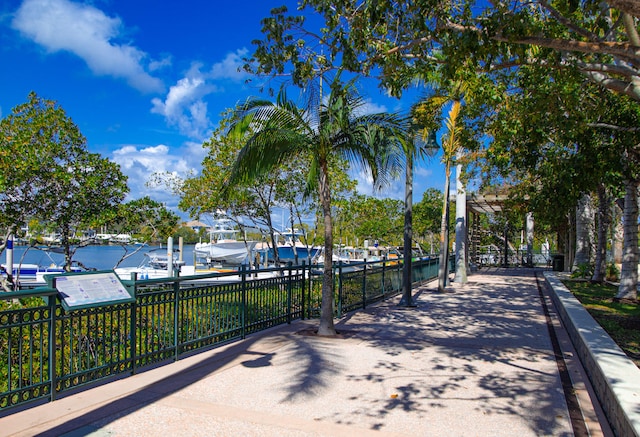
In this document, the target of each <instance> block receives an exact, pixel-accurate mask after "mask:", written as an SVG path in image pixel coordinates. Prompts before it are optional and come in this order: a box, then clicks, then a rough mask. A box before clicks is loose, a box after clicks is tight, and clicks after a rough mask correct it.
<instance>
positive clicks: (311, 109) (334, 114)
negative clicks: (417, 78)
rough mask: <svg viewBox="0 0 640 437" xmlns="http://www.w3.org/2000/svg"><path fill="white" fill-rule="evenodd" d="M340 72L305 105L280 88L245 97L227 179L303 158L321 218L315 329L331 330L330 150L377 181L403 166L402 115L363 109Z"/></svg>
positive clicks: (378, 183) (248, 177)
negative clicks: (239, 139) (268, 96)
mask: <svg viewBox="0 0 640 437" xmlns="http://www.w3.org/2000/svg"><path fill="white" fill-rule="evenodd" d="M339 76H340V75H339V74H338V75H337V76H336V78H335V80H334V81H333V82H332V84H331V87H330V88H331V90H330V94H329V95H328V96H327V99H326V101H323V99H322V98H321V96H320V95H319V93H311V95H310V99H309V100H308V102H307V104H306V105H305V107H304V108H299V107H298V106H296V105H295V104H294V103H293V102H292V101H290V100H289V99H287V96H286V93H285V92H284V90H282V91H281V92H280V93H279V94H278V97H277V100H276V102H275V103H272V102H270V101H265V100H249V101H248V102H247V103H245V104H244V105H241V106H240V107H239V108H237V110H236V117H237V122H236V123H235V124H234V127H233V129H234V131H235V134H238V135H242V133H243V131H245V130H246V129H247V128H249V127H251V129H252V130H253V132H254V133H253V134H252V135H250V137H249V139H248V140H247V142H246V144H245V146H244V147H243V148H242V150H241V151H240V154H239V155H238V158H237V160H236V162H235V164H234V168H233V170H232V176H231V178H230V181H229V185H230V186H231V185H233V184H234V183H235V182H236V181H239V180H251V179H253V178H255V177H257V176H258V175H260V174H262V173H264V172H267V171H269V170H273V169H275V168H277V167H278V165H280V164H281V163H283V162H285V161H287V160H288V159H290V158H291V157H293V156H303V157H306V159H308V162H309V166H308V170H307V171H308V173H307V195H310V194H311V193H312V192H314V190H315V191H317V194H318V198H319V201H320V204H321V208H322V215H323V220H324V258H325V260H326V261H325V263H324V270H323V281H322V306H321V316H320V326H319V328H318V335H335V334H336V331H335V327H334V324H333V307H334V305H333V302H334V301H333V298H334V287H333V269H332V264H331V260H332V258H333V224H332V217H331V181H330V166H331V161H332V159H333V157H334V156H342V157H344V158H346V159H348V160H349V161H350V162H352V163H354V164H358V165H360V166H361V167H362V168H364V169H367V170H369V171H370V172H371V175H372V177H373V180H374V184H375V186H376V187H378V188H379V187H380V186H382V185H384V184H385V183H386V182H387V181H388V177H389V176H392V175H394V174H395V172H396V171H398V170H399V169H400V168H402V163H403V162H402V156H403V155H402V149H401V146H400V145H399V141H398V138H400V136H401V135H402V133H403V132H404V131H405V120H404V119H403V118H401V117H400V116H398V115H397V114H389V113H377V114H365V113H364V105H365V103H366V102H365V101H364V99H363V98H362V97H360V96H359V95H358V94H357V92H356V90H355V86H354V80H351V81H349V82H348V83H346V84H343V83H342V82H340V79H339Z"/></svg>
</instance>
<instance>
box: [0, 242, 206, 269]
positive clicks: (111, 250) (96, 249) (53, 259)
mask: <svg viewBox="0 0 640 437" xmlns="http://www.w3.org/2000/svg"><path fill="white" fill-rule="evenodd" d="M193 248H194V246H193V245H192V244H191V245H186V244H185V245H184V247H183V249H182V259H183V260H184V261H185V262H186V264H188V265H193ZM137 249H139V246H126V251H125V248H123V247H122V246H88V247H83V248H80V249H78V250H77V251H76V253H75V255H74V256H73V260H74V261H79V262H81V263H82V264H84V265H85V266H86V267H88V268H94V269H97V270H111V269H113V268H114V267H115V266H116V263H117V262H118V261H119V260H120V258H121V257H122V256H123V255H124V254H125V253H128V254H131V253H133V252H134V251H136V250H137ZM150 251H156V252H157V253H159V254H166V253H167V248H166V245H164V246H163V247H162V248H160V247H159V246H143V247H142V249H140V250H139V251H138V252H136V253H135V254H133V255H132V256H131V257H129V258H127V259H125V260H124V261H122V263H120V265H119V267H137V266H139V265H140V264H142V263H143V261H144V259H145V256H144V254H145V253H147V252H150ZM13 252H14V254H13V262H14V264H18V263H20V262H22V263H24V264H38V265H40V266H48V265H50V264H52V263H55V264H60V265H62V263H63V262H64V255H62V254H59V253H53V252H45V251H44V250H38V249H34V248H31V249H29V250H26V247H24V246H17V247H15V248H14V251H13ZM25 252H26V254H25ZM173 252H174V254H175V255H176V256H178V255H179V252H178V245H177V244H176V245H175V246H174V249H173ZM23 254H24V258H23V259H21V258H22V255H23ZM5 262H6V257H5V255H4V254H3V255H2V259H0V263H2V264H4V263H5Z"/></svg>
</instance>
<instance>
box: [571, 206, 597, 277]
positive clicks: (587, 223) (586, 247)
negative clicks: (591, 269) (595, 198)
mask: <svg viewBox="0 0 640 437" xmlns="http://www.w3.org/2000/svg"><path fill="white" fill-rule="evenodd" d="M593 221H594V214H593V205H592V201H591V195H589V194H583V195H582V197H581V198H580V200H579V201H578V206H577V208H576V256H575V258H574V260H573V264H572V265H573V269H576V268H577V267H578V266H580V265H584V264H591V261H592V257H591V253H592V247H593V240H592V235H593V234H592V229H593Z"/></svg>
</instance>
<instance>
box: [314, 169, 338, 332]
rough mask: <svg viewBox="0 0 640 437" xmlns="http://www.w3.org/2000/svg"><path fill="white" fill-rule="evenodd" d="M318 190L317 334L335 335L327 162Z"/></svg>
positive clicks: (321, 172) (331, 233)
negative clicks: (320, 238)
mask: <svg viewBox="0 0 640 437" xmlns="http://www.w3.org/2000/svg"><path fill="white" fill-rule="evenodd" d="M321 166H322V168H321V170H320V181H319V184H318V190H319V194H320V203H321V204H322V214H323V218H324V270H323V275H322V304H321V308H320V326H319V327H318V335H336V328H335V326H334V324H333V223H332V220H331V192H330V189H329V176H328V174H329V173H328V168H327V163H322V164H321Z"/></svg>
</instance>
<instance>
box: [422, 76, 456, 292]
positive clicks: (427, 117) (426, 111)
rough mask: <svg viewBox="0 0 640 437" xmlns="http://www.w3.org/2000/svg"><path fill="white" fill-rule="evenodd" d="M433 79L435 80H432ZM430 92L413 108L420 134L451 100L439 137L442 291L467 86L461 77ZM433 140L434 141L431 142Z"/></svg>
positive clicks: (433, 124) (432, 129)
mask: <svg viewBox="0 0 640 437" xmlns="http://www.w3.org/2000/svg"><path fill="white" fill-rule="evenodd" d="M432 83H436V84H438V83H437V82H436V81H435V80H432ZM438 88H439V89H438V90H437V92H436V93H434V94H433V95H431V96H429V97H426V98H423V99H421V100H420V101H419V102H418V103H417V104H415V105H414V107H413V108H412V114H413V118H414V120H416V121H418V122H420V123H422V124H423V125H424V127H423V128H422V129H421V132H422V135H423V138H426V135H427V134H431V135H433V133H435V129H436V128H437V125H438V124H439V113H440V111H441V110H442V107H443V106H445V105H447V104H449V103H451V109H450V111H449V116H448V118H447V119H446V120H445V126H446V128H447V132H446V134H445V135H444V137H443V138H442V152H443V153H442V162H443V164H444V166H445V187H444V199H443V204H442V220H441V223H440V264H439V267H438V290H439V291H444V288H445V287H446V285H447V284H446V282H447V275H448V264H449V191H450V188H451V166H452V165H453V163H454V161H455V160H456V157H457V155H459V154H460V153H461V152H462V145H461V142H460V138H459V132H460V129H461V128H460V126H459V125H458V118H459V116H460V112H461V110H462V96H463V95H464V94H465V92H466V90H467V85H466V83H465V82H464V81H456V82H453V83H452V84H449V85H439V86H438ZM433 143H434V144H435V141H434V142H433Z"/></svg>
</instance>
